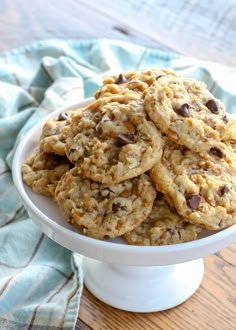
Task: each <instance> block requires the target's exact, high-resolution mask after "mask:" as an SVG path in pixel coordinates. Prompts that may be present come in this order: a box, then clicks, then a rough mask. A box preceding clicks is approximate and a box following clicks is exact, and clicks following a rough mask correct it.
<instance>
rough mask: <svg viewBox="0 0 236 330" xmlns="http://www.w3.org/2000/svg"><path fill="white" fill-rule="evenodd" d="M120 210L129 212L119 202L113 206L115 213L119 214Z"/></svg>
mask: <svg viewBox="0 0 236 330" xmlns="http://www.w3.org/2000/svg"><path fill="white" fill-rule="evenodd" d="M119 210H122V211H126V210H127V208H126V206H124V205H123V206H122V205H121V204H120V203H119V202H117V203H113V204H112V211H113V212H115V213H116V212H118V211H119Z"/></svg>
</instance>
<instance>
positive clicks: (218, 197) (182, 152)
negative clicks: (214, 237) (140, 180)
mask: <svg viewBox="0 0 236 330" xmlns="http://www.w3.org/2000/svg"><path fill="white" fill-rule="evenodd" d="M235 156H236V155H235V153H234V152H233V150H232V148H231V147H230V146H226V145H225V144H222V145H221V149H217V148H212V149H211V152H210V153H209V154H198V153H195V152H193V151H191V150H189V149H188V148H186V147H184V146H181V145H178V144H176V143H173V142H172V141H170V140H169V139H168V138H167V139H166V141H165V145H164V148H163V155H162V159H161V161H160V162H158V163H156V165H155V166H154V167H153V168H152V170H151V171H150V176H151V178H152V179H153V181H154V182H155V184H156V188H157V189H158V190H159V191H161V192H162V193H164V194H166V195H167V196H168V202H169V204H171V205H173V206H174V207H175V208H176V210H177V212H178V213H179V214H180V215H181V216H183V217H184V218H185V219H186V220H187V221H189V222H191V223H193V224H199V225H202V226H204V227H206V228H207V229H211V230H217V229H221V228H225V227H228V226H230V225H232V224H234V223H236V158H235Z"/></svg>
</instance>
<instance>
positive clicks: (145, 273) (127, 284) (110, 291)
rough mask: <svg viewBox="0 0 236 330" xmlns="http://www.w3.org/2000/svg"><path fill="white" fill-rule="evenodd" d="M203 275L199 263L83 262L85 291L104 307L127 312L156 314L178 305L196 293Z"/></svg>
mask: <svg viewBox="0 0 236 330" xmlns="http://www.w3.org/2000/svg"><path fill="white" fill-rule="evenodd" d="M203 273H204V264H203V259H197V260H193V261H189V262H185V263H181V264H175V265H169V266H150V267H141V266H124V265H118V264H112V263H107V262H102V261H98V260H94V259H91V258H86V257H85V258H84V275H85V277H84V278H85V285H86V287H87V289H88V290H89V291H90V292H91V293H92V294H93V295H94V296H96V297H97V298H98V299H99V300H101V301H103V302H105V303H107V304H108V305H111V306H113V307H116V308H119V309H123V310H126V311H130V312H156V311H162V310H165V309H168V308H172V307H175V306H177V305H179V304H181V303H182V302H184V301H186V300H187V299H188V298H190V297H191V296H192V295H193V294H194V292H195V291H196V290H197V289H198V287H199V285H200V284H201V281H202V278H203Z"/></svg>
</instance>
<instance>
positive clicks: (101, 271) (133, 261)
mask: <svg viewBox="0 0 236 330" xmlns="http://www.w3.org/2000/svg"><path fill="white" fill-rule="evenodd" d="M89 102H91V99H88V100H85V101H83V102H80V103H78V104H76V105H74V106H73V107H70V109H68V108H67V109H59V110H58V111H56V112H54V113H52V114H51V115H50V116H58V114H59V113H60V112H61V111H66V110H71V109H73V108H76V107H82V106H84V105H86V104H87V103H89ZM47 119H48V117H47V118H45V119H44V120H43V121H42V122H40V123H39V124H37V125H36V126H34V127H33V128H32V129H31V130H30V131H29V132H28V134H27V135H26V136H25V137H24V138H23V139H22V141H21V142H20V143H19V145H18V147H17V150H16V152H15V157H14V160H13V180H14V183H15V185H16V188H17V190H18V192H19V194H20V197H21V199H22V201H23V203H24V205H25V207H26V209H27V210H28V213H29V215H30V217H31V218H32V220H33V221H35V222H36V223H37V224H38V225H39V226H40V228H41V230H42V231H43V232H44V233H45V234H46V235H47V236H48V237H50V238H51V239H52V240H54V241H55V242H57V243H59V244H60V245H62V246H64V247H66V248H68V249H70V250H71V251H74V252H77V253H79V254H81V255H83V256H84V265H83V266H84V279H85V285H86V287H87V288H88V289H89V290H90V291H91V292H92V293H93V294H94V295H95V296H96V297H97V298H98V299H100V300H101V301H103V302H105V303H107V304H109V305H111V306H113V307H116V308H119V309H123V310H127V311H132V312H153V311H161V310H165V309H168V308H171V307H174V306H177V305H178V304H181V303H182V302H184V301H185V300H187V299H188V298H189V297H191V296H192V295H193V293H194V292H195V291H196V290H197V289H198V287H199V285H200V283H201V281H202V278H203V274H204V265H203V259H202V258H203V257H205V256H206V255H209V254H212V253H215V252H216V251H219V250H221V249H223V248H224V247H226V246H227V245H229V244H231V243H233V242H235V241H236V225H234V226H231V227H229V228H227V229H224V230H222V231H219V232H205V233H204V235H203V236H204V237H202V238H200V239H198V240H196V241H193V242H188V243H183V244H175V245H169V246H157V247H147V246H130V245H127V244H125V243H124V241H122V240H121V239H114V240H111V241H99V240H96V239H93V238H89V237H85V236H82V235H80V234H78V233H76V232H75V231H74V229H73V228H72V227H71V226H70V225H69V224H67V223H66V222H65V221H64V220H63V219H62V217H61V215H60V213H59V210H58V207H57V205H56V203H55V202H54V201H53V200H52V199H51V198H48V197H44V196H41V195H38V194H35V193H33V192H32V191H31V190H30V189H29V188H28V187H27V186H25V185H24V183H23V182H22V177H21V164H22V162H23V161H24V160H25V159H26V158H27V156H28V155H29V154H30V153H31V152H32V151H33V150H34V149H35V148H36V146H37V145H38V141H39V136H40V133H41V129H42V126H43V124H44V122H45V121H46V120H47Z"/></svg>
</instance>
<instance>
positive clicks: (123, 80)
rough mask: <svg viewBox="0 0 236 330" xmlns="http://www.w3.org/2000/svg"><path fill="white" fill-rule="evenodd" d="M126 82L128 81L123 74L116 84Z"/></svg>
mask: <svg viewBox="0 0 236 330" xmlns="http://www.w3.org/2000/svg"><path fill="white" fill-rule="evenodd" d="M126 81H127V80H126V78H125V76H124V75H123V74H122V73H120V74H119V76H118V78H117V79H116V80H115V84H118V85H120V84H124V83H125V82H126Z"/></svg>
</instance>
